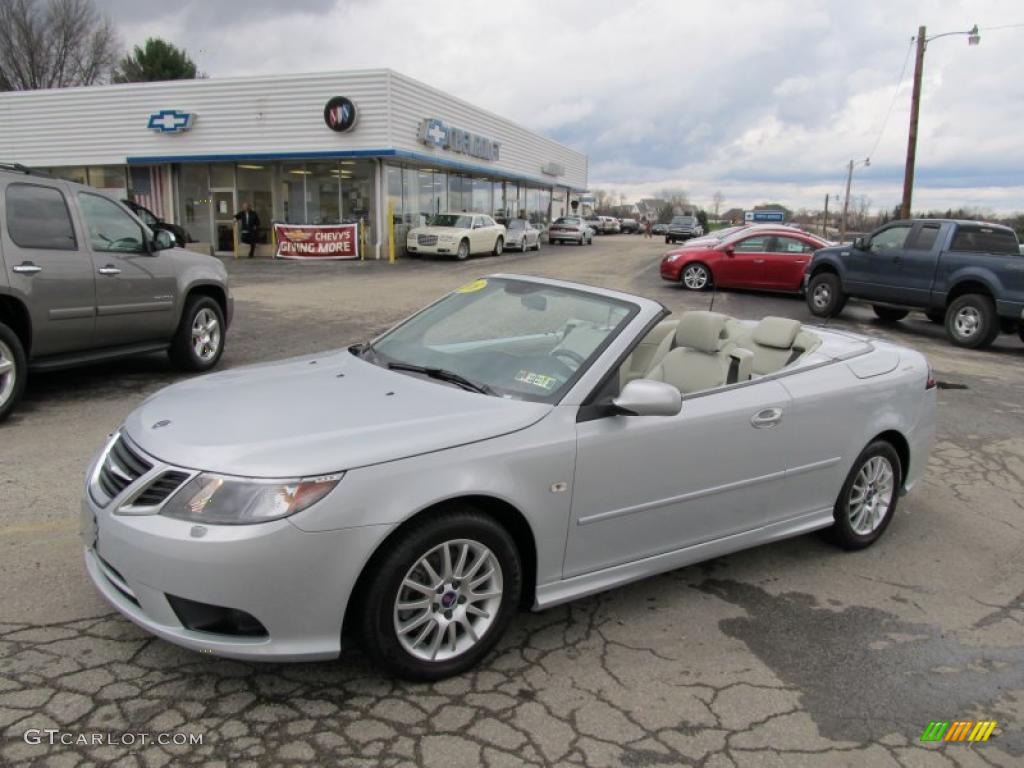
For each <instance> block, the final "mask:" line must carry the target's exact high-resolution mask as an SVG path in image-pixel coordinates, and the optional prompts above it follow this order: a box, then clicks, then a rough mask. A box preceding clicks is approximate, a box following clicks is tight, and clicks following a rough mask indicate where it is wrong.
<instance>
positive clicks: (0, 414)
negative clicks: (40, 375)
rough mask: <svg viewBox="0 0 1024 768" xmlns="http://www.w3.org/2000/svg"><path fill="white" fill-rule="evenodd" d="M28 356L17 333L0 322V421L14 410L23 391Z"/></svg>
mask: <svg viewBox="0 0 1024 768" xmlns="http://www.w3.org/2000/svg"><path fill="white" fill-rule="evenodd" d="M27 375H28V357H27V356H26V355H25V348H24V347H23V346H22V345H21V339H19V338H18V335H17V334H16V333H15V332H14V331H12V330H11V329H10V328H8V327H7V326H6V325H4V324H3V323H0V421H3V420H4V419H6V418H7V417H8V415H10V413H11V411H13V410H14V408H15V406H16V405H17V404H18V401H19V400H21V396H22V394H23V393H24V392H25V378H26V377H27Z"/></svg>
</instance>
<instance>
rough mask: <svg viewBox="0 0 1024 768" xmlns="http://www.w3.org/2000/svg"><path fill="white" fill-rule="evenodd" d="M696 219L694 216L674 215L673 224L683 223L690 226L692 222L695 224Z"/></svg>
mask: <svg viewBox="0 0 1024 768" xmlns="http://www.w3.org/2000/svg"><path fill="white" fill-rule="evenodd" d="M694 221H696V219H694V218H693V216H673V217H672V223H673V224H682V225H683V226H687V227H688V226H690V225H691V224H693V223H694Z"/></svg>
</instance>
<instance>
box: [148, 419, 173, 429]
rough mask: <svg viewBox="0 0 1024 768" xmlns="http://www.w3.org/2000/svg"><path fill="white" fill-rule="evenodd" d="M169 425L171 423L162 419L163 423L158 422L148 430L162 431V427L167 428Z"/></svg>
mask: <svg viewBox="0 0 1024 768" xmlns="http://www.w3.org/2000/svg"><path fill="white" fill-rule="evenodd" d="M170 423H171V422H170V420H169V419H164V420H163V421H158V422H157V423H156V424H154V425H153V426H152V427H150V429H163V428H164V427H166V426H169V425H170Z"/></svg>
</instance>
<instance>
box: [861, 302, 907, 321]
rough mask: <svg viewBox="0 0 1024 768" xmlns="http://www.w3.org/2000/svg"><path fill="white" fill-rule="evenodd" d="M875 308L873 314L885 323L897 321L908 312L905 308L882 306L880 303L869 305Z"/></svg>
mask: <svg viewBox="0 0 1024 768" xmlns="http://www.w3.org/2000/svg"><path fill="white" fill-rule="evenodd" d="M871 308H872V309H874V310H875V316H876V317H877V318H878V319H879V320H881V321H883V322H886V323H898V322H899V321H900V320H902V319H903V318H905V317H906V316H907V315H909V314H910V312H909V311H908V310H906V309H894V308H893V307H883V306H881V305H880V304H875V305H873V306H872V307H871Z"/></svg>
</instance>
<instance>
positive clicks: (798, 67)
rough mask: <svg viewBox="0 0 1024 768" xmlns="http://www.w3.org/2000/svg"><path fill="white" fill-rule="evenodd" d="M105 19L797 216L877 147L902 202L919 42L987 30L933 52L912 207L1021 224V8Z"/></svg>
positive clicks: (180, 14) (860, 178)
mask: <svg viewBox="0 0 1024 768" xmlns="http://www.w3.org/2000/svg"><path fill="white" fill-rule="evenodd" d="M100 5H101V6H102V7H105V8H106V9H107V10H108V11H109V12H110V13H111V14H112V16H113V17H114V18H115V21H116V22H118V23H119V25H120V28H121V35H122V38H123V39H124V40H125V42H126V43H136V42H141V40H142V39H143V38H144V37H145V36H146V35H151V34H158V35H161V36H164V37H168V38H170V39H171V40H172V41H174V42H176V43H178V44H184V45H186V47H187V48H188V49H189V50H190V51H191V52H192V54H193V57H194V58H195V59H196V61H197V63H198V64H199V66H200V68H201V69H203V70H204V71H206V72H207V73H208V74H209V75H210V76H211V77H222V76H229V75H249V74H266V73H279V72H302V71H325V70H346V69H357V68H368V67H390V68H393V69H396V70H398V71H400V72H404V73H406V74H408V75H411V76H412V77H415V78H418V79H420V80H423V81H425V82H427V83H429V84H431V85H433V86H435V87H438V88H441V89H443V90H446V91H448V92H451V93H453V94H455V95H457V96H460V97H462V98H464V99H467V100H469V101H471V102H472V103H475V104H478V105H480V106H482V107H485V108H487V109H491V110H493V111H495V112H497V113H499V114H502V115H505V116H507V117H509V118H510V119H512V120H515V121H516V122H519V123H523V124H525V125H527V126H529V127H531V128H534V129H536V130H538V131H542V132H544V133H546V134H548V135H550V136H552V137H553V138H555V139H558V140H560V141H563V142H565V143H567V144H569V145H571V146H574V147H576V148H578V149H580V150H582V151H584V152H587V153H588V155H589V156H590V168H591V186H592V187H595V188H596V187H599V186H600V187H604V188H609V189H614V190H615V191H616V192H623V193H625V194H627V195H634V196H638V195H641V194H649V193H651V192H654V191H656V190H658V189H661V188H664V187H667V186H675V187H683V188H685V189H687V190H688V191H689V192H690V195H691V197H692V198H693V199H694V200H695V201H698V202H701V201H707V202H708V203H709V202H710V197H711V195H712V194H713V193H714V192H715V190H717V189H722V190H723V192H724V193H725V194H727V196H728V197H730V198H731V202H732V204H735V205H749V204H752V203H756V202H759V201H760V200H762V199H765V198H766V197H767V198H771V199H779V200H782V201H784V202H788V203H789V204H791V205H792V206H794V207H799V206H801V205H807V206H816V205H820V201H821V199H823V198H824V194H825V192H826V191H835V190H838V189H839V188H840V187H841V186H842V185H843V183H844V182H845V170H846V163H847V162H848V161H849V160H850V159H851V158H857V159H862V158H864V157H865V156H866V155H867V154H868V153H869V152H872V148H873V147H874V146H875V144H876V143H877V149H876V150H875V151H874V154H873V155H872V165H871V167H870V168H867V169H858V171H857V173H856V174H855V177H854V184H855V193H856V194H861V193H863V194H867V195H869V196H870V197H871V198H872V200H873V202H874V204H875V205H876V206H879V207H891V206H892V205H895V203H896V202H898V200H899V198H900V195H901V184H902V174H901V170H900V169H901V167H902V163H903V158H904V155H905V151H906V133H907V124H908V120H909V101H910V90H909V88H910V75H911V72H912V68H913V60H912V58H911V60H910V62H909V64H908V66H907V71H906V76H905V78H904V82H903V85H902V87H901V88H900V89H899V91H898V92H896V98H895V101H893V94H894V92H895V86H896V80H897V76H898V75H899V73H900V69H901V67H902V66H903V64H904V61H905V60H906V56H907V53H908V48H909V43H910V38H911V37H912V36H913V35H914V34H915V33H916V31H917V27H918V25H919V24H921V23H922V22H925V23H927V25H928V31H929V34H934V33H936V32H946V31H953V30H963V29H967V28H968V27H970V26H971V25H972V24H974V23H977V24H978V25H979V26H980V27H981V28H982V42H981V45H980V46H978V47H977V48H969V47H968V46H967V44H966V39H965V38H963V37H949V38H945V39H942V40H936V41H934V42H933V43H931V44H930V45H929V49H928V52H927V56H926V59H925V68H924V80H923V85H924V88H923V93H924V96H923V99H922V105H921V127H920V132H919V144H918V177H917V186H916V189H915V201H916V202H918V203H920V204H922V205H924V204H925V202H926V201H928V203H929V204H931V201H937V202H936V204H937V205H940V206H941V207H947V206H954V207H955V206H959V205H961V204H976V203H977V204H984V205H988V206H992V207H995V208H997V209H999V210H1002V211H1009V210H1018V209H1021V208H1024V199H1022V198H1021V197H1020V188H1019V185H1018V184H1017V183H1016V179H1018V178H1020V179H1024V143H1022V142H1020V141H1019V139H1018V138H1017V137H1018V135H1019V133H1020V128H1019V126H1020V125H1021V124H1022V123H1021V119H1022V118H1024V98H1022V96H1024V93H1022V92H1024V61H1022V60H1021V57H1020V56H1019V53H1018V50H1019V48H1020V45H1021V41H1022V35H1024V29H1018V30H992V31H986V26H998V25H1002V24H1009V23H1013V22H1018V21H1024V19H1021V18H1020V10H1019V2H1017V1H1016V0H978V1H977V2H970V3H968V2H966V0H957V1H955V2H949V1H948V0H894V1H893V2H888V3H884V4H883V3H878V4H866V3H848V2H839V1H838V0H834V1H833V0H738V1H735V2H730V3H721V2H707V1H705V0H696V1H688V2H678V0H638V1H637V2H634V3H628V4H625V3H619V2H612V1H611V0H592V1H590V2H583V0H563V1H562V2H560V3H551V2H541V1H540V0H519V2H516V3H506V4H491V3H488V4H482V3H480V2H471V1H470V0H449V1H448V2H445V3H434V4H429V5H424V4H421V3H409V2H405V1H404V0H374V2H369V0H348V1H347V2H345V1H342V2H331V0H322V1H320V2H310V1H306V2H298V3H290V4H288V5H284V4H278V3H274V2H270V0H254V1H253V2H235V1H234V0H231V1H230V2H217V3H211V2H205V3H203V2H198V1H197V0H191V1H190V2H186V3H185V4H183V5H175V6H171V5H168V4H165V3H164V2H162V0H161V1H160V2H156V0H135V1H134V2H128V0H112V1H111V2H107V3H100ZM200 51H201V53H200ZM890 104H892V105H893V106H892V109H891V112H890ZM887 114H888V118H886V116H887ZM883 125H884V128H885V130H884V132H882V128H883ZM725 190H728V191H727V192H726V191H725ZM1000 190H1002V191H1000Z"/></svg>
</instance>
